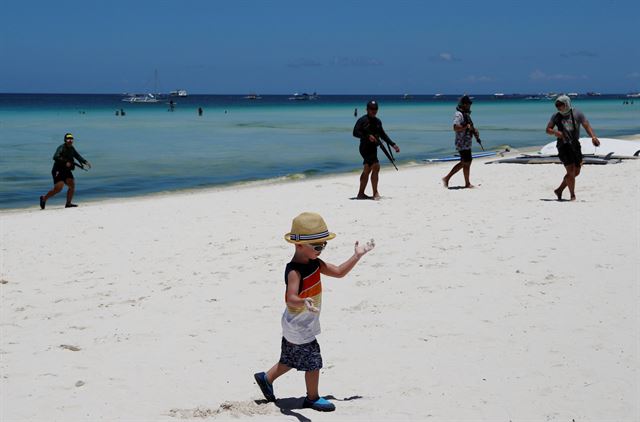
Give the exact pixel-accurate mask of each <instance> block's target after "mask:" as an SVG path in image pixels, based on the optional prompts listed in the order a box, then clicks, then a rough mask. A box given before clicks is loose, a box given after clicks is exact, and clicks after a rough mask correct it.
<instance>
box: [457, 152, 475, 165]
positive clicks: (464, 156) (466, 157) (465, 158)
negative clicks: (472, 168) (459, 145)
mask: <svg viewBox="0 0 640 422" xmlns="http://www.w3.org/2000/svg"><path fill="white" fill-rule="evenodd" d="M458 154H460V161H462V162H463V163H470V162H471V160H473V158H472V157H471V150H470V149H461V150H460V151H458Z"/></svg>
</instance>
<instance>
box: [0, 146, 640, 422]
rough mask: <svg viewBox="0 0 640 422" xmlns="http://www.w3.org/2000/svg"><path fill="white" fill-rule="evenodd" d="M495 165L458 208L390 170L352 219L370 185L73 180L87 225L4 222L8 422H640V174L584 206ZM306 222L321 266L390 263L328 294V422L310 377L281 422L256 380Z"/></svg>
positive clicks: (557, 169) (294, 382)
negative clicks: (117, 187)
mask: <svg viewBox="0 0 640 422" xmlns="http://www.w3.org/2000/svg"><path fill="white" fill-rule="evenodd" d="M487 160H490V159H484V160H480V159H477V160H475V161H474V164H473V166H472V169H471V171H472V173H471V177H472V182H473V183H474V184H475V185H476V186H477V188H475V189H449V190H447V189H444V188H443V186H442V183H441V178H442V177H443V176H444V175H445V174H446V173H447V172H448V171H449V169H450V168H451V166H452V165H453V164H454V163H445V164H435V165H417V166H412V167H401V168H400V171H398V172H396V171H395V170H394V169H393V168H392V167H390V166H388V165H386V163H383V164H384V170H383V172H382V173H381V179H380V180H381V181H380V191H381V193H382V195H383V199H382V200H380V201H357V200H351V199H350V198H352V197H354V196H355V193H356V190H357V183H358V175H359V174H358V173H352V174H346V175H339V176H332V177H324V178H316V179H307V180H301V181H293V182H283V183H276V184H257V185H253V186H243V187H232V188H224V189H211V190H201V191H194V192H187V193H177V194H169V195H157V196H150V197H143V198H135V199H120V200H111V201H101V202H93V203H87V202H83V201H82V181H80V182H79V183H78V190H77V194H76V201H77V202H78V203H79V204H80V207H78V208H76V209H64V208H63V207H62V206H61V205H60V204H58V205H56V204H54V203H53V202H52V203H51V204H48V206H47V209H46V210H45V211H41V210H39V209H37V208H36V207H35V206H34V208H32V209H29V210H18V211H10V212H3V213H0V224H1V238H0V241H1V250H2V263H1V270H0V278H1V280H2V282H1V283H2V284H0V292H1V295H2V296H1V311H0V317H1V321H0V330H1V331H0V335H1V342H0V362H1V364H0V367H1V371H2V377H1V380H0V387H1V392H0V395H1V402H0V407H1V410H0V420H2V421H3V422H4V421H7V422H9V421H40V420H42V421H65V422H70V421H97V420H105V421H116V420H118V421H176V420H183V419H191V420H203V419H204V420H228V419H232V420H238V419H240V420H252V421H264V420H273V421H275V420H278V421H282V420H290V421H297V420H300V421H307V420H313V421H324V420H332V421H350V420H352V421H356V420H381V421H382V420H384V421H389V420H394V421H395V420H420V421H423V420H433V421H461V420H465V421H572V420H575V421H579V422H585V421H638V420H640V330H639V329H638V327H640V305H639V304H640V264H639V262H640V260H639V259H638V256H639V251H640V212H639V210H640V191H639V186H640V178H639V175H640V160H628V161H625V162H623V163H621V164H615V165H603V166H597V165H592V166H586V167H585V168H584V170H583V173H582V174H581V175H580V177H579V178H578V181H577V189H576V193H577V197H578V201H576V202H568V201H562V202H559V201H556V200H555V196H554V194H553V189H554V188H556V187H557V185H558V184H559V182H560V180H561V178H562V176H563V174H564V169H563V168H562V166H560V165H516V164H495V165H484V164H483V162H484V161H487ZM462 184H463V183H462V174H461V173H458V174H457V175H456V176H454V178H453V179H452V181H451V186H452V187H456V186H461V185H462ZM369 192H370V191H369ZM565 197H568V192H565ZM36 199H37V198H36ZM34 205H37V204H34ZM302 211H315V212H319V213H320V214H322V215H323V217H324V219H325V220H326V222H327V224H328V226H329V229H330V230H331V231H333V232H335V233H337V235H338V236H337V237H336V239H334V240H332V241H331V242H330V244H329V246H328V248H327V249H326V250H325V252H323V254H322V256H321V257H322V258H323V259H324V260H326V261H328V262H332V263H341V262H342V261H343V260H345V259H346V258H348V257H349V256H350V255H351V254H352V252H353V243H354V241H356V240H360V241H366V240H368V239H371V238H374V239H375V241H376V245H377V246H376V248H375V249H374V250H373V251H372V252H370V253H369V254H367V255H366V256H365V257H364V258H363V259H362V260H361V261H360V263H359V264H358V265H357V266H356V267H355V268H354V270H353V271H352V272H351V273H350V274H349V275H347V277H345V278H343V279H332V278H328V277H324V278H323V286H324V296H323V310H322V316H321V323H322V327H323V332H322V334H321V335H320V336H319V337H318V341H319V343H320V345H321V348H322V353H323V359H324V365H325V367H324V369H323V370H322V372H321V377H320V391H321V394H323V395H325V396H330V397H333V398H334V400H333V402H334V403H335V404H336V406H337V410H336V411H335V412H334V413H328V414H323V413H318V412H315V411H313V410H310V409H301V408H300V407H301V403H302V397H303V396H304V394H305V388H304V377H303V374H302V373H296V372H295V371H294V372H290V373H288V374H286V375H285V376H283V377H282V378H280V379H279V380H278V381H277V382H276V384H275V392H276V396H277V397H278V398H279V400H278V402H276V403H275V404H274V403H265V402H264V399H263V397H262V394H261V392H260V390H259V388H258V386H257V385H256V384H255V383H254V380H253V373H254V372H258V371H264V370H267V369H268V368H269V367H270V366H271V365H272V364H274V363H275V362H276V361H277V359H278V357H279V353H280V338H281V327H280V317H281V314H282V311H283V309H284V299H283V298H284V280H283V272H284V267H285V265H286V263H287V262H288V261H289V260H290V258H291V256H292V254H293V247H292V246H291V245H290V244H288V243H286V242H285V241H284V240H283V235H284V233H286V232H287V231H288V230H289V229H290V226H291V220H292V218H293V217H295V216H296V215H297V214H299V213H300V212H302Z"/></svg>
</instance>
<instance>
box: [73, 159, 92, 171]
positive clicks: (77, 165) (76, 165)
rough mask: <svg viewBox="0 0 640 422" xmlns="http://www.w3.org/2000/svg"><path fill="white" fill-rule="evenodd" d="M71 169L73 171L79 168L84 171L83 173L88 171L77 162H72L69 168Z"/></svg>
mask: <svg viewBox="0 0 640 422" xmlns="http://www.w3.org/2000/svg"><path fill="white" fill-rule="evenodd" d="M71 167H72V169H74V168H76V167H80V168H81V169H82V170H84V171H89V169H87V168H85V167H84V164H81V163H78V162H76V161H74V162H73V164H72V166H71Z"/></svg>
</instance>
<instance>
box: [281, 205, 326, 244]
mask: <svg viewBox="0 0 640 422" xmlns="http://www.w3.org/2000/svg"><path fill="white" fill-rule="evenodd" d="M334 237H336V234H335V233H329V230H328V229H327V224H326V223H325V222H324V220H323V219H322V217H321V216H320V214H316V213H315V212H303V213H302V214H300V215H299V216H297V217H296V218H294V219H293V223H291V231H290V232H289V233H287V234H285V235H284V240H286V241H287V242H289V243H300V244H302V243H319V242H324V241H326V240H331V239H333V238H334Z"/></svg>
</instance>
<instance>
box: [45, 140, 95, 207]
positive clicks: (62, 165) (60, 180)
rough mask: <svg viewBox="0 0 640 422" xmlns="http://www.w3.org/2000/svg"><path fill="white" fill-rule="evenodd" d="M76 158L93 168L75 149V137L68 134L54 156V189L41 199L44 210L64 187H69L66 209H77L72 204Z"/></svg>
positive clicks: (52, 174)
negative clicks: (48, 202)
mask: <svg viewBox="0 0 640 422" xmlns="http://www.w3.org/2000/svg"><path fill="white" fill-rule="evenodd" d="M74 158H75V159H77V160H78V161H79V162H80V163H81V164H83V165H85V166H87V167H88V168H91V163H89V162H88V161H87V160H85V159H84V158H83V157H82V156H81V155H80V154H78V151H76V149H75V148H74V147H73V135H72V134H70V133H67V134H65V135H64V143H63V144H62V145H60V146H59V147H58V148H57V149H56V152H55V154H53V168H52V169H51V176H53V188H52V189H51V190H50V191H49V192H47V194H46V195H43V196H41V197H40V208H41V209H44V207H45V205H46V204H47V200H48V199H49V198H51V197H52V196H54V195H56V194H57V193H58V192H60V191H61V190H62V188H63V187H64V185H67V187H68V189H67V203H66V205H65V208H73V207H77V205H76V204H74V203H72V202H71V200H72V199H73V193H74V192H75V189H76V184H75V181H74V178H73V169H74V168H75V164H74V161H73V160H74Z"/></svg>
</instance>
